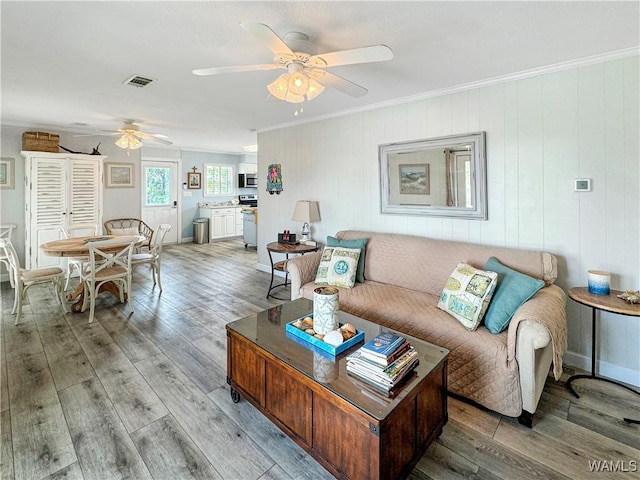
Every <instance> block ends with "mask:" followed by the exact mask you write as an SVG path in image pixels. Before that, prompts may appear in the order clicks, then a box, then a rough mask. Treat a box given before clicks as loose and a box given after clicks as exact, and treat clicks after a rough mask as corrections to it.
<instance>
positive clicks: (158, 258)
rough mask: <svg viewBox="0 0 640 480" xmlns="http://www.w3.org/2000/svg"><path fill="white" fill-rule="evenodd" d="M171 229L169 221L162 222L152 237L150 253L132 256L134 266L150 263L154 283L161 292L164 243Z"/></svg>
mask: <svg viewBox="0 0 640 480" xmlns="http://www.w3.org/2000/svg"><path fill="white" fill-rule="evenodd" d="M169 230H171V225H169V224H168V223H163V224H161V225H160V226H159V227H158V229H157V230H156V231H155V232H154V234H153V237H152V239H151V246H150V248H149V253H134V254H133V255H132V256H131V265H132V267H134V268H135V267H137V266H138V265H143V264H149V265H150V266H151V277H152V278H153V284H154V285H155V284H156V279H157V284H158V288H159V289H160V292H162V281H161V280H160V267H161V262H162V244H163V242H164V237H165V236H166V235H167V232H168V231H169Z"/></svg>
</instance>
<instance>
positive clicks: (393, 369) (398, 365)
mask: <svg viewBox="0 0 640 480" xmlns="http://www.w3.org/2000/svg"><path fill="white" fill-rule="evenodd" d="M361 350H362V348H359V349H358V350H356V351H355V352H353V353H352V354H351V355H349V356H348V357H347V371H348V372H349V371H354V372H358V373H359V374H361V375H363V376H366V377H368V378H370V379H371V380H373V381H376V382H378V383H380V384H382V385H388V386H393V385H394V384H395V383H397V382H398V381H399V380H400V379H401V378H402V376H404V375H406V374H407V373H408V371H410V370H413V369H414V368H415V367H416V366H417V365H418V361H419V360H418V352H417V351H416V350H415V349H414V348H413V347H411V348H409V350H407V351H406V352H405V353H404V354H403V355H402V356H400V358H398V359H397V360H396V361H395V362H393V363H392V364H390V365H388V366H386V367H382V366H380V365H378V364H375V363H373V362H371V361H369V360H367V359H366V358H364V357H363V356H362V352H361Z"/></svg>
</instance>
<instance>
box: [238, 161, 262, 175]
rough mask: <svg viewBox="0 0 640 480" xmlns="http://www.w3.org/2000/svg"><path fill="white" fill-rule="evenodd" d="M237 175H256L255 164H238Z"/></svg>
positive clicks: (256, 167) (256, 165) (256, 168)
mask: <svg viewBox="0 0 640 480" xmlns="http://www.w3.org/2000/svg"><path fill="white" fill-rule="evenodd" d="M238 173H258V164H257V163H239V164H238Z"/></svg>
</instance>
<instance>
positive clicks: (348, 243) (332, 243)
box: [327, 237, 367, 283]
mask: <svg viewBox="0 0 640 480" xmlns="http://www.w3.org/2000/svg"><path fill="white" fill-rule="evenodd" d="M366 246H367V239H366V238H356V239H354V240H338V239H337V238H335V237H327V247H344V248H359V249H360V258H359V259H358V268H357V269H356V282H358V283H364V253H365V250H366Z"/></svg>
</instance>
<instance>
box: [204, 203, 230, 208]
mask: <svg viewBox="0 0 640 480" xmlns="http://www.w3.org/2000/svg"><path fill="white" fill-rule="evenodd" d="M198 207H199V208H240V207H241V205H234V204H233V203H216V204H214V203H199V204H198Z"/></svg>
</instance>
